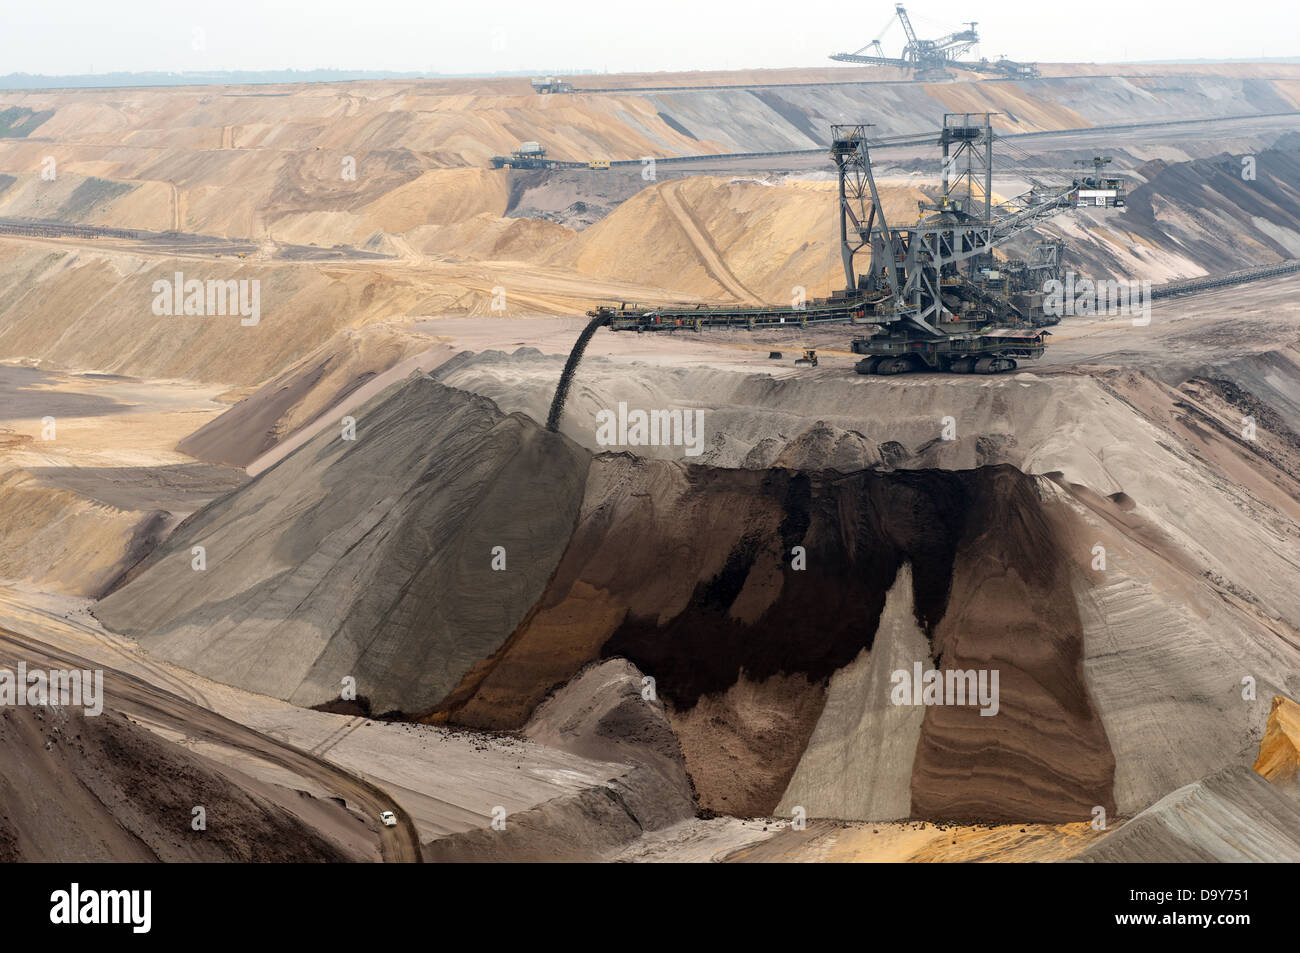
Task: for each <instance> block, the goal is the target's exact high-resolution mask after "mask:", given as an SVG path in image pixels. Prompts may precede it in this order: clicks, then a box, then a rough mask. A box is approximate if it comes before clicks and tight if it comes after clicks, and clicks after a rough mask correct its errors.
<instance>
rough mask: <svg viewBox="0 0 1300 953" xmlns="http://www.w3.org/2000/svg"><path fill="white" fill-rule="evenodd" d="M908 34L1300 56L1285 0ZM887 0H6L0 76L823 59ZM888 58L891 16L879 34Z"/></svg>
mask: <svg viewBox="0 0 1300 953" xmlns="http://www.w3.org/2000/svg"><path fill="white" fill-rule="evenodd" d="M907 6H908V11H909V13H910V14H911V15H912V18H913V22H914V23H915V24H916V27H917V32H918V33H919V34H920V35H921V36H922V38H933V37H936V36H938V35H941V34H942V33H944V32H947V31H948V30H951V29H960V24H961V22H962V21H963V20H968V19H973V20H977V21H979V27H978V29H979V31H980V34H981V35H982V36H983V37H984V38H985V39H984V42H983V43H981V44H980V47H979V50H978V52H979V53H980V54H982V55H984V56H987V57H989V58H990V59H992V58H994V57H997V56H999V55H1003V54H1005V55H1008V56H1010V57H1012V58H1013V59H1020V60H1042V61H1083V62H1088V61H1114V60H1136V59H1184V58H1186V59H1193V58H1251V57H1260V56H1300V13H1298V12H1297V5H1296V4H1295V3H1293V2H1284V0H1262V2H1259V0H1246V2H1240V3H1224V2H1222V0H1213V2H1211V0H1184V2H1163V0H1154V2H1152V0H1083V2H1073V0H1055V2H1053V3H1047V2H1043V0H1033V2H1026V0H973V2H965V0H962V2H954V0H917V2H915V3H909V4H907ZM893 10H894V4H893V2H892V0H853V2H842V3H834V2H829V0H784V2H773V0H744V2H738V0H603V2H595V0H550V2H539V3H526V2H521V0H457V2H448V0H315V2H311V3H306V2H299V3H291V2H277V0H204V2H201V3H200V2H191V0H58V2H45V3H39V2H33V0H15V2H10V3H7V4H5V9H4V11H3V13H4V24H3V27H2V28H0V74H4V73H10V72H25V73H46V74H60V73H63V74H66V73H85V72H92V71H93V72H98V73H105V72H111V71H117V70H132V71H146V70H177V71H184V70H209V69H216V70H238V69H243V70H262V69H287V68H294V69H315V68H328V67H335V68H339V69H374V70H400V71H426V72H443V73H467V72H493V71H497V70H501V71H512V70H531V71H537V72H542V71H547V70H551V71H564V70H576V69H589V70H602V71H603V70H608V71H610V72H628V71H646V70H687V69H732V68H741V67H782V66H825V65H828V61H827V59H826V56H827V55H828V54H830V53H835V52H841V51H845V50H849V51H851V50H855V49H858V48H859V47H861V46H865V45H866V44H867V43H868V42H870V41H871V40H872V39H873V38H875V37H876V36H877V34H879V33H880V32H881V30H882V28H883V27H884V26H885V25H886V24H887V23H888V22H889V21H890V20H891V18H893ZM882 42H883V43H884V46H885V51H886V52H887V53H888V54H890V55H896V54H897V53H898V51H899V50H900V49H901V48H902V44H903V34H902V30H901V29H900V28H899V27H898V25H897V23H895V24H894V25H893V26H892V27H891V28H890V30H889V32H888V33H887V34H886V36H885V39H884V40H883V41H882Z"/></svg>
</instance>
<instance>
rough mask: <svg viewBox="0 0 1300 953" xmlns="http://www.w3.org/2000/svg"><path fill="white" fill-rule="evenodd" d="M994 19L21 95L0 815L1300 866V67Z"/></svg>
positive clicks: (2, 386) (0, 461)
mask: <svg viewBox="0 0 1300 953" xmlns="http://www.w3.org/2000/svg"><path fill="white" fill-rule="evenodd" d="M899 10H900V14H899V15H900V16H901V17H903V18H906V16H907V14H906V12H905V11H903V10H902V8H901V7H900V8H899ZM967 32H969V33H971V34H973V33H974V32H975V25H974V24H972V25H971V26H970V29H969V31H958V32H957V33H955V34H953V35H952V36H950V37H948V38H946V39H945V40H944V41H942V42H939V43H937V45H936V42H934V41H925V40H922V39H918V38H917V36H916V35H915V33H914V31H913V30H912V27H911V24H910V21H909V22H908V24H907V33H908V36H909V40H908V45H907V47H906V48H905V50H904V52H903V54H902V55H901V56H899V57H897V58H895V57H891V56H888V55H886V54H885V50H884V48H883V47H882V44H881V43H880V42H877V43H875V44H873V45H872V46H870V47H867V48H863V49H861V50H859V51H858V52H857V53H844V54H836V57H835V58H836V59H837V60H838V61H839V62H840V64H843V65H831V66H827V67H825V68H809V69H790V70H745V71H732V72H706V73H692V74H675V73H658V74H652V75H645V74H607V75H599V76H596V75H593V76H581V77H562V76H550V77H545V78H540V79H535V80H533V81H532V82H530V81H529V79H528V78H526V77H524V78H491V79H421V80H399V79H391V80H360V81H354V82H342V83H329V84H314V83H298V84H280V85H272V86H255V87H254V86H238V85H212V86H175V87H166V86H149V87H138V88H129V89H128V88H102V89H99V88H63V89H49V90H46V89H28V90H10V91H0V764H3V765H5V770H4V771H3V772H0V859H3V860H5V861H60V862H80V861H99V860H112V861H127V860H129V861H136V860H146V861H154V860H161V861H178V860H182V861H376V862H377V861H387V862H396V861H426V862H427V861H555V860H565V861H718V862H757V861H781V862H788V861H918V862H920V861H926V862H945V861H1035V862H1067V861H1068V862H1086V863H1094V864H1095V863H1129V862H1176V861H1193V862H1203V861H1227V862H1237V861H1290V862H1295V861H1298V860H1300V705H1298V703H1297V702H1298V700H1300V585H1297V582H1298V581H1300V423H1297V421H1300V303H1298V302H1300V185H1298V183H1300V65H1295V64H1293V63H1273V62H1260V63H1227V64H1212V63H1202V62H1197V63H1188V64H1176V63H1174V64H1161V65H1134V64H1125V65H1123V66H1122V67H1121V66H1108V65H1105V64H1101V65H1098V64H1060V63H1035V64H1028V63H1018V62H1012V61H1009V60H998V61H992V62H990V61H988V60H980V61H975V60H966V59H963V58H962V53H963V51H964V50H965V49H966V48H967V47H969V45H970V43H969V42H968V41H969V36H967V35H966V34H967ZM890 49H891V50H892V47H891V48H890ZM828 53H829V51H828ZM52 170H53V171H52ZM19 673H22V674H21V675H20V674H19ZM73 674H75V675H76V679H75V680H74V679H73V678H72V676H73ZM74 682H75V684H74ZM95 709H98V710H95ZM197 806H202V807H203V812H202V813H203V816H204V817H205V818H206V819H207V821H206V823H205V824H204V823H199V821H200V820H202V819H201V818H200V817H199V815H198V813H196V811H197V809H198V808H197ZM1198 886H1199V884H1198Z"/></svg>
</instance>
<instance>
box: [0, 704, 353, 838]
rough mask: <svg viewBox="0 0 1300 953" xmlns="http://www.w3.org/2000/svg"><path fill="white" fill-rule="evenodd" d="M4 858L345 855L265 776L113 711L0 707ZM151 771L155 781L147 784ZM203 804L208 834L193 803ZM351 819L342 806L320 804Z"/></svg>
mask: <svg viewBox="0 0 1300 953" xmlns="http://www.w3.org/2000/svg"><path fill="white" fill-rule="evenodd" d="M0 757H3V760H4V763H5V766H6V771H5V772H4V774H3V775H2V776H0V805H3V813H0V860H4V861H40V862H45V863H49V862H53V863H86V862H99V863H103V862H113V863H121V862H123V861H155V860H157V861H172V862H175V861H190V862H193V861H202V862H209V863H211V862H214V861H237V862H245V863H246V862H248V861H270V862H290V861H293V862H302V861H346V860H354V859H357V858H354V857H350V856H348V855H347V854H345V853H344V852H343V851H342V850H341V849H340V848H339V847H338V846H337V845H336V844H334V843H333V842H332V841H330V840H326V839H325V838H324V837H322V836H321V835H320V834H318V833H316V832H315V831H313V830H312V829H311V828H309V827H307V825H306V824H304V823H303V821H302V820H300V819H299V818H297V817H295V816H294V815H293V814H291V813H289V812H288V811H287V810H285V809H284V808H283V807H281V806H280V805H279V804H277V803H276V802H275V799H274V798H272V797H269V796H268V792H267V790H266V789H265V785H263V784H261V783H260V782H256V781H253V779H251V778H249V777H247V776H241V777H240V778H239V783H235V781H234V780H232V778H231V777H228V776H227V775H228V774H229V769H224V768H221V767H219V766H218V765H217V764H215V763H214V762H212V761H210V760H208V759H207V758H205V757H202V756H200V755H197V754H193V753H191V752H189V751H187V750H185V749H184V748H182V747H180V746H178V745H174V744H171V743H170V742H167V741H163V740H162V739H160V738H158V737H156V736H155V735H153V734H152V733H150V732H149V731H146V730H145V729H143V728H141V727H139V726H137V725H136V724H134V723H133V722H131V721H129V720H127V719H126V718H124V717H122V716H121V715H119V714H117V713H116V712H113V711H109V710H105V711H104V712H103V713H102V714H100V715H97V716H94V717H87V716H86V715H83V714H82V713H81V712H80V711H76V712H71V711H69V710H68V709H58V708H26V707H19V708H16V707H6V708H4V709H3V710H0ZM143 779H148V783H142V780H143ZM196 805H202V806H203V807H204V808H206V812H207V817H208V818H209V823H208V828H207V830H204V831H195V830H192V829H191V826H190V823H191V819H192V815H191V810H192V808H193V807H194V806H196ZM322 808H323V809H325V810H327V811H335V812H336V813H337V814H339V815H342V817H344V818H346V820H345V821H344V822H343V823H355V821H354V819H353V818H352V817H351V816H350V815H348V814H347V812H346V811H344V810H343V809H342V808H335V807H334V806H333V805H329V804H323V805H322Z"/></svg>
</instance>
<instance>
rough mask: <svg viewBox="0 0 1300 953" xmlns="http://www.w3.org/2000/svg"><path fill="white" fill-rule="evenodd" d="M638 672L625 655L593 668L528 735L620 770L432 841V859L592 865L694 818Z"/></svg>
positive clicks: (668, 735) (677, 761)
mask: <svg viewBox="0 0 1300 953" xmlns="http://www.w3.org/2000/svg"><path fill="white" fill-rule="evenodd" d="M642 692H643V682H642V675H641V673H640V672H639V671H637V669H636V668H635V667H634V666H632V665H631V664H629V663H628V662H627V661H626V660H623V659H611V660H609V661H606V662H602V663H600V664H598V665H592V666H591V667H589V668H588V669H586V670H585V671H584V672H582V673H581V674H580V675H579V676H578V677H577V678H575V679H574V680H573V681H572V682H570V683H569V684H568V685H566V686H564V687H563V688H562V689H560V690H559V691H558V692H556V693H555V695H554V696H552V697H551V698H549V699H547V701H546V702H545V703H544V704H543V705H542V706H541V707H539V708H538V709H537V712H536V714H535V715H534V716H533V718H532V719H531V720H530V721H529V723H528V725H527V727H526V728H525V730H524V734H525V735H526V736H527V737H528V738H529V740H531V741H535V742H537V743H539V744H544V745H546V746H548V747H551V748H559V749H561V750H563V751H568V752H571V753H573V754H578V755H581V756H583V757H585V758H591V759H595V760H597V761H603V762H615V763H623V764H625V765H627V768H626V769H625V770H624V771H623V772H622V773H620V774H619V775H618V776H616V777H614V778H612V779H610V780H609V781H608V782H606V783H605V784H603V785H600V786H598V787H592V788H587V789H584V790H582V791H580V792H578V793H577V794H574V795H568V796H563V797H558V798H554V799H552V800H550V801H548V802H546V803H545V804H542V805H539V806H538V807H536V808H533V809H531V810H528V811H522V812H520V813H518V814H515V815H513V816H510V817H509V818H508V819H507V821H506V827H505V830H504V831H494V830H478V831H471V832H467V833H463V834H457V835H453V836H451V837H445V838H441V839H439V840H436V841H433V842H432V843H430V844H428V845H426V846H425V848H424V856H425V859H426V860H433V861H443V862H447V861H457V862H464V861H475V862H484V861H493V862H497V861H543V862H555V861H593V860H601V859H607V858H608V857H609V856H610V855H611V854H613V853H615V852H616V851H618V850H619V849H621V848H623V847H625V846H626V845H627V844H629V843H630V842H632V841H633V840H635V839H636V838H638V837H641V836H642V835H643V834H645V833H646V832H648V831H657V830H661V829H663V828H665V827H668V826H669V825H672V824H675V823H678V822H681V821H683V820H686V819H688V818H690V817H692V816H693V815H694V813H695V805H694V801H693V798H692V792H691V785H690V780H689V779H688V777H687V775H686V769H685V765H684V763H683V761H682V756H681V752H680V750H679V749H678V745H677V739H676V738H675V737H674V736H673V732H672V729H671V728H670V727H669V724H668V718H667V717H666V714H665V712H664V708H663V704H662V703H661V702H658V701H657V700H650V699H646V698H644V697H643V696H642Z"/></svg>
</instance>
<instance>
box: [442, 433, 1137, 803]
mask: <svg viewBox="0 0 1300 953" xmlns="http://www.w3.org/2000/svg"><path fill="white" fill-rule="evenodd" d="M1041 509H1042V507H1041V503H1040V500H1039V495H1038V490H1037V486H1036V482H1035V480H1034V479H1033V478H1030V477H1027V476H1025V475H1024V474H1022V473H1020V472H1018V471H1016V470H1014V469H1012V468H1010V467H990V468H983V469H979V470H971V471H960V472H946V471H935V470H920V471H907V472H893V473H881V472H871V471H862V472H858V473H852V474H848V475H842V474H838V473H835V472H801V471H796V470H783V469H775V470H766V471H746V470H720V469H712V468H707V467H699V466H688V465H683V464H678V463H669V462H663V461H651V460H645V459H641V458H636V457H633V456H630V455H627V454H607V455H601V456H598V457H596V458H595V460H594V462H593V466H592V470H591V474H590V476H589V478H588V483H587V495H586V499H585V501H584V504H583V507H582V511H581V516H580V518H579V521H578V526H577V529H576V531H575V533H574V535H573V537H572V539H571V541H570V543H569V546H568V548H567V550H566V552H565V554H564V556H563V558H562V559H561V561H560V565H559V567H558V568H557V570H556V573H555V575H554V577H553V578H552V580H551V582H550V584H549V585H548V587H547V589H546V591H545V593H544V595H543V596H542V598H541V600H540V601H539V602H538V604H537V605H536V606H535V607H534V608H533V610H532V611H531V612H530V613H529V614H528V616H527V617H526V618H525V620H524V622H523V623H522V624H521V625H520V626H519V628H518V629H517V630H516V631H515V632H514V634H513V635H512V636H511V637H510V639H509V640H508V641H507V642H506V644H505V645H504V646H503V647H502V648H501V650H500V651H498V652H496V653H495V654H494V655H493V656H492V657H491V658H489V659H487V660H485V661H484V662H483V663H481V664H480V665H478V666H476V667H475V668H474V669H472V670H471V671H470V672H469V674H468V675H467V676H466V677H465V678H464V679H463V680H462V682H461V684H460V685H459V686H458V688H457V689H456V690H455V691H454V692H452V693H451V695H449V696H448V697H447V698H446V699H445V700H444V701H443V702H442V703H440V704H439V705H438V706H437V708H436V709H435V710H434V711H433V712H431V713H430V716H431V717H432V719H434V720H438V721H449V722H453V723H456V724H462V725H467V726H473V727H479V728H494V729H518V728H521V727H522V726H523V725H524V723H525V722H526V721H527V719H528V717H529V715H530V714H531V712H532V711H533V710H534V709H535V708H536V707H537V706H538V704H539V703H540V702H541V701H542V700H543V698H544V697H545V696H546V694H547V693H548V692H549V691H550V690H552V689H554V688H556V687H557V686H560V685H563V684H564V683H566V682H567V681H569V680H570V679H571V678H573V677H574V676H575V675H576V674H577V673H578V672H579V671H580V670H581V669H582V668H583V667H584V666H585V665H586V664H588V663H589V662H590V661H592V660H594V659H599V658H610V657H617V656H621V657H624V658H627V659H628V660H629V661H631V662H632V663H633V664H634V665H635V666H636V667H637V668H638V669H640V670H641V671H643V672H645V673H647V674H648V675H651V676H653V677H654V678H655V680H656V688H657V692H658V694H659V695H660V697H662V698H663V700H664V702H665V705H666V709H667V711H668V715H669V720H670V723H671V724H672V727H673V729H674V731H675V732H676V734H677V736H678V738H679V740H680V743H681V747H682V751H683V754H684V756H685V760H686V766H687V770H688V771H689V773H690V776H691V778H692V781H693V783H694V785H695V789H696V792H697V794H698V797H699V804H700V806H701V808H704V809H706V810H714V811H718V812H720V813H728V814H736V815H767V814H771V813H773V812H774V811H775V810H776V808H777V806H778V804H779V803H780V802H781V800H782V795H783V793H784V792H785V790H786V787H787V785H788V784H789V782H790V779H791V777H792V776H793V775H794V773H795V771H796V768H797V767H798V765H799V761H800V759H801V756H802V755H803V753H804V751H805V749H806V747H807V745H808V742H809V739H810V736H811V735H812V734H813V732H814V729H815V727H816V726H817V724H818V720H819V718H820V717H821V716H822V713H823V707H824V705H825V701H826V693H827V685H828V683H829V681H830V679H831V677H832V676H833V675H834V673H836V672H837V671H839V670H841V669H843V668H844V667H845V666H847V665H849V664H850V663H852V662H853V661H854V660H855V659H857V658H858V657H859V656H860V655H861V653H862V652H863V651H864V650H865V651H867V652H870V651H871V649H872V645H873V640H874V636H875V632H876V628H877V623H878V621H879V619H880V616H881V612H882V609H883V608H884V605H885V600H886V594H887V593H888V592H889V591H890V589H891V587H892V586H893V585H894V583H895V579H896V577H898V575H899V573H900V570H902V569H904V567H908V568H907V571H908V572H910V574H911V579H912V585H911V588H912V592H911V596H912V602H913V606H914V615H915V619H916V622H917V624H918V626H919V627H920V629H921V631H923V632H924V633H925V635H926V637H927V638H928V641H929V646H930V648H929V657H928V658H918V659H916V660H915V661H917V662H921V663H922V664H923V667H924V668H926V669H928V668H930V667H932V663H933V662H934V661H936V660H937V662H938V664H939V666H940V667H941V668H948V667H961V668H976V669H978V668H996V669H998V670H999V673H1000V676H999V677H1000V698H999V706H1000V707H999V712H998V714H997V715H996V716H992V717H988V716H981V715H980V714H979V710H978V708H976V707H970V706H967V707H961V708H957V707H947V708H942V709H940V708H937V707H930V708H927V709H926V710H925V713H924V717H923V719H922V723H921V728H920V732H919V736H918V738H917V741H916V750H915V764H914V768H913V771H912V776H911V785H910V788H911V806H910V814H911V815H912V816H915V817H920V818H927V819H933V820H939V819H945V820H947V819H951V820H972V821H974V820H977V821H1016V822H1024V821H1043V822H1061V821H1079V820H1086V819H1088V818H1089V817H1090V811H1091V808H1092V807H1093V806H1096V805H1101V806H1104V807H1106V808H1107V810H1108V812H1109V811H1112V810H1113V797H1112V783H1113V776H1114V760H1113V758H1112V757H1111V754H1110V750H1109V746H1108V744H1107V740H1106V734H1105V731H1104V730H1103V728H1102V726H1101V723H1100V721H1099V719H1098V717H1097V714H1096V712H1095V710H1094V708H1093V705H1092V703H1091V700H1090V698H1089V696H1088V692H1087V689H1086V686H1085V684H1084V680H1083V674H1082V629H1081V626H1080V623H1079V619H1078V615H1077V612H1076V611H1075V608H1074V605H1075V604H1074V598H1073V594H1072V592H1071V584H1070V574H1069V569H1068V567H1067V566H1066V564H1065V562H1064V560H1063V559H1062V558H1061V556H1060V554H1059V553H1058V551H1057V548H1056V543H1055V540H1054V539H1053V535H1052V532H1051V529H1050V524H1049V522H1048V521H1047V520H1046V518H1045V517H1044V516H1043V514H1042V511H1041ZM795 546H802V547H804V548H805V550H806V558H807V568H806V569H804V570H802V571H799V570H795V569H793V568H791V564H790V561H791V550H792V549H793V547H795ZM824 808H825V810H824V814H825V815H827V816H837V817H851V816H853V815H852V811H851V809H849V808H848V806H847V805H837V804H833V803H827V804H824Z"/></svg>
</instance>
